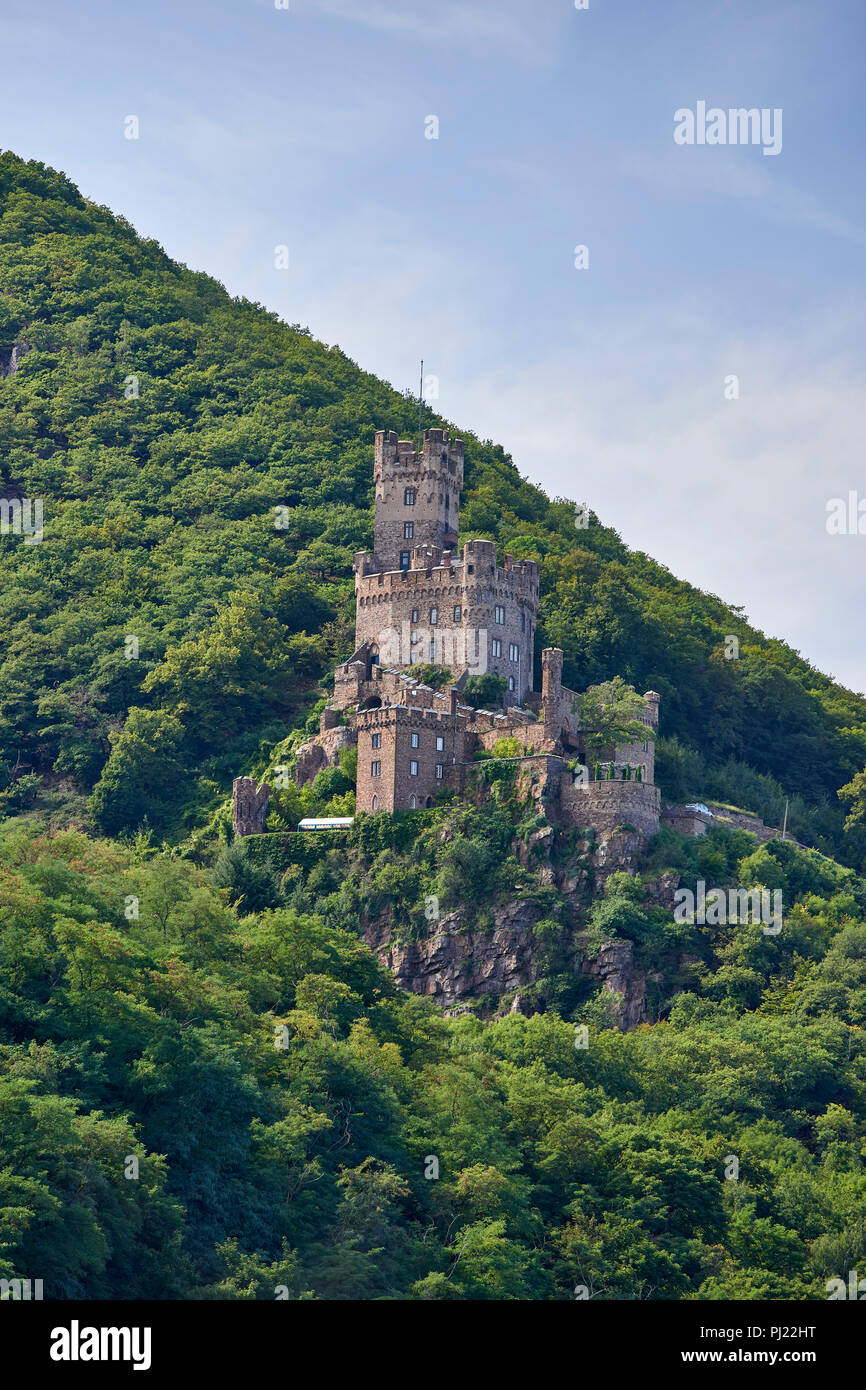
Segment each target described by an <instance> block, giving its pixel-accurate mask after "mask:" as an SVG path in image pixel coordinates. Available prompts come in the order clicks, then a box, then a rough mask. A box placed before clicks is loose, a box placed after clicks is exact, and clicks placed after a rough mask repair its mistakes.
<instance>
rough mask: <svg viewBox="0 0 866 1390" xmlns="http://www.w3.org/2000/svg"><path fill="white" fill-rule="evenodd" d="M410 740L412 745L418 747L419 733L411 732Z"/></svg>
mask: <svg viewBox="0 0 866 1390" xmlns="http://www.w3.org/2000/svg"><path fill="white" fill-rule="evenodd" d="M409 742H410V743H411V745H412V747H413V748H417V747H418V735H417V734H410V735H409Z"/></svg>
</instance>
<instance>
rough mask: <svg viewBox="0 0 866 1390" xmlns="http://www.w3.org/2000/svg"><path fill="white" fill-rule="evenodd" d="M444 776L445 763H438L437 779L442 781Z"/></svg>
mask: <svg viewBox="0 0 866 1390" xmlns="http://www.w3.org/2000/svg"><path fill="white" fill-rule="evenodd" d="M444 776H445V767H444V764H443V763H437V764H436V779H437V781H439V782H441V781H442V778H443V777H444Z"/></svg>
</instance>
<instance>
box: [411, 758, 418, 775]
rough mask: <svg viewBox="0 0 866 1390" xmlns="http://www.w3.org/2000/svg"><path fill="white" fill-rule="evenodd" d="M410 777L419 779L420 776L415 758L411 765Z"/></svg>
mask: <svg viewBox="0 0 866 1390" xmlns="http://www.w3.org/2000/svg"><path fill="white" fill-rule="evenodd" d="M409 776H410V777H417V776H418V764H417V763H416V762H415V760H414V758H413V760H412V762H411V763H410V764H409Z"/></svg>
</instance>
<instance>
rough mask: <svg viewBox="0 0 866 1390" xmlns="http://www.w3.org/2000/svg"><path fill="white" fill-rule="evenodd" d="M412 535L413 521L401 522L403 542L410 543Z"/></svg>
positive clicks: (413, 531)
mask: <svg viewBox="0 0 866 1390" xmlns="http://www.w3.org/2000/svg"><path fill="white" fill-rule="evenodd" d="M414 535H415V523H414V521H404V522H403V539H404V541H411V540H412V538H413V537H414Z"/></svg>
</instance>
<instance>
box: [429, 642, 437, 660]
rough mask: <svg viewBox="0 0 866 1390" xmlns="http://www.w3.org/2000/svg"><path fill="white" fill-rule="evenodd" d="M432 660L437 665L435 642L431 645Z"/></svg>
mask: <svg viewBox="0 0 866 1390" xmlns="http://www.w3.org/2000/svg"><path fill="white" fill-rule="evenodd" d="M430 660H431V661H432V662H433V664H434V665H435V664H436V643H435V641H434V642H431V643H430Z"/></svg>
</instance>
